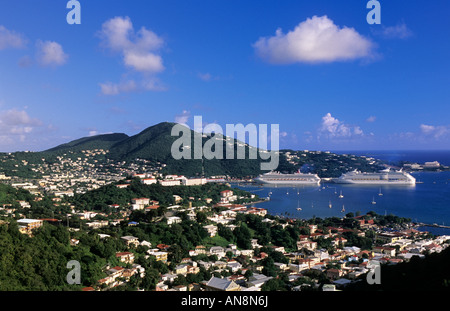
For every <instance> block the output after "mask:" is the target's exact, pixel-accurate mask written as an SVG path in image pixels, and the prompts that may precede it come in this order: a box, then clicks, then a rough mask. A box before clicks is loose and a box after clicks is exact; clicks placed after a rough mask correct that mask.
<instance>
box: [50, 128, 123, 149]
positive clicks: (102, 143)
mask: <svg viewBox="0 0 450 311" xmlns="http://www.w3.org/2000/svg"><path fill="white" fill-rule="evenodd" d="M127 138H128V135H126V134H123V133H114V134H103V135H96V136H91V137H83V138H80V139H77V140H74V141H71V142H69V143H66V144H62V145H59V146H56V147H54V148H51V149H48V150H45V151H43V152H46V153H47V152H50V153H55V152H56V153H58V152H66V151H69V150H70V151H73V152H79V151H81V150H92V149H104V150H106V149H109V148H111V146H112V145H114V144H116V143H118V142H120V141H123V140H125V139H127Z"/></svg>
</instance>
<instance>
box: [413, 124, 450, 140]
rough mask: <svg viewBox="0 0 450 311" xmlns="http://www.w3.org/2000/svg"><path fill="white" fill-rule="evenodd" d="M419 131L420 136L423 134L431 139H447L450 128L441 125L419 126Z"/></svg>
mask: <svg viewBox="0 0 450 311" xmlns="http://www.w3.org/2000/svg"><path fill="white" fill-rule="evenodd" d="M420 130H421V132H422V134H424V135H425V136H427V137H433V138H435V139H440V138H443V137H447V136H448V135H449V134H450V127H449V126H443V125H438V126H435V125H427V124H421V125H420Z"/></svg>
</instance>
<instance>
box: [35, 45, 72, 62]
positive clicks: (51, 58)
mask: <svg viewBox="0 0 450 311" xmlns="http://www.w3.org/2000/svg"><path fill="white" fill-rule="evenodd" d="M36 46H37V58H38V61H39V63H40V64H41V65H43V66H60V65H64V64H65V63H66V61H67V58H68V57H69V56H68V55H67V54H66V53H64V50H63V48H62V46H61V45H60V44H59V43H57V42H54V41H42V40H38V41H37V43H36Z"/></svg>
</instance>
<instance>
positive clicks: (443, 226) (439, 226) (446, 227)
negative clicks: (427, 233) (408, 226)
mask: <svg viewBox="0 0 450 311" xmlns="http://www.w3.org/2000/svg"><path fill="white" fill-rule="evenodd" d="M417 225H418V226H424V227H434V228H444V229H450V226H446V225H438V224H424V223H417Z"/></svg>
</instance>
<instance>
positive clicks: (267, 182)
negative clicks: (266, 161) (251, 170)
mask: <svg viewBox="0 0 450 311" xmlns="http://www.w3.org/2000/svg"><path fill="white" fill-rule="evenodd" d="M254 180H255V181H256V182H258V183H261V184H265V185H318V184H320V180H265V179H260V178H255V179H254Z"/></svg>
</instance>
